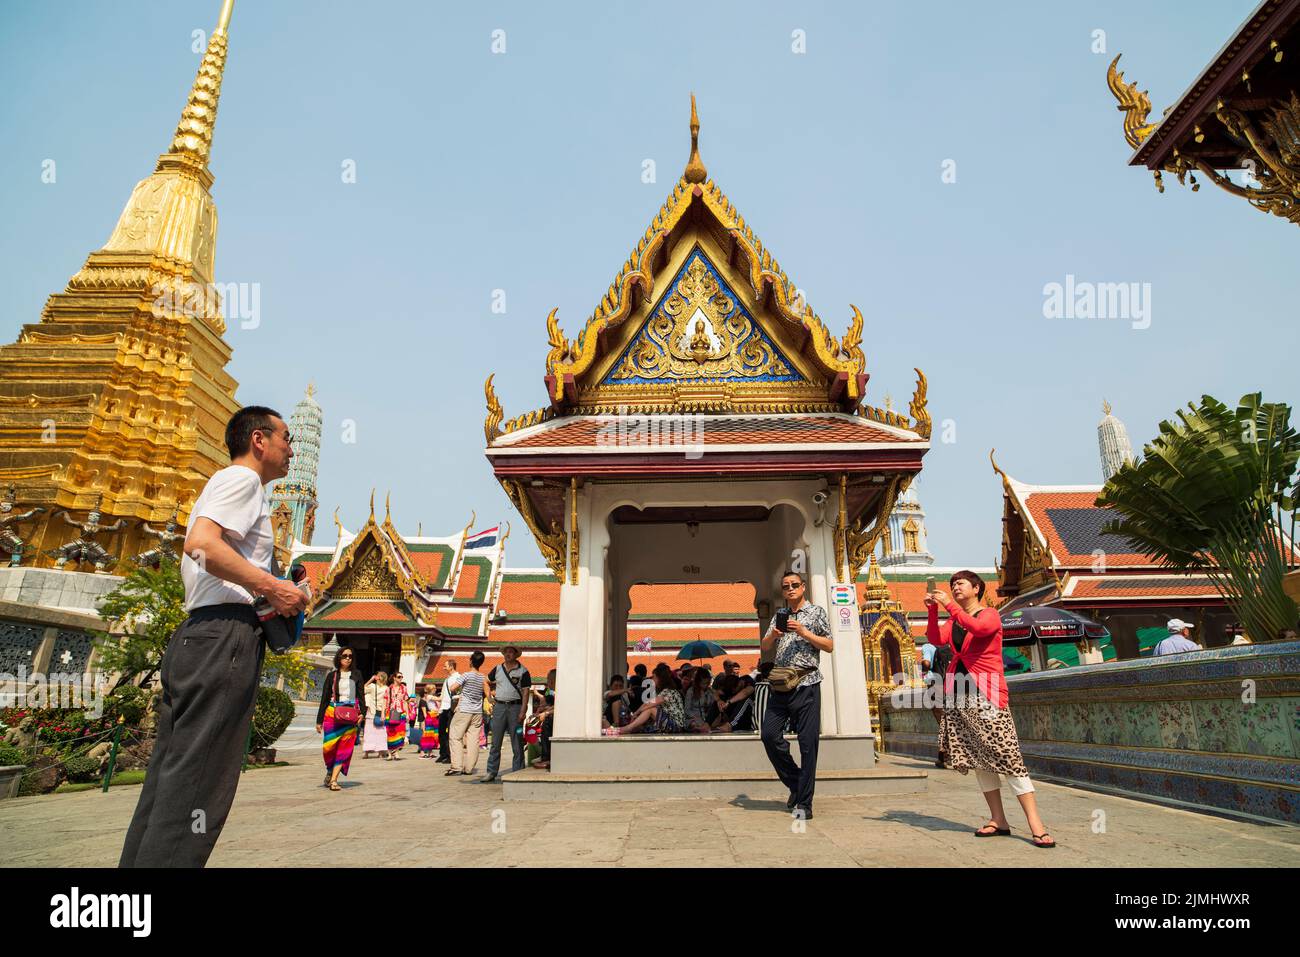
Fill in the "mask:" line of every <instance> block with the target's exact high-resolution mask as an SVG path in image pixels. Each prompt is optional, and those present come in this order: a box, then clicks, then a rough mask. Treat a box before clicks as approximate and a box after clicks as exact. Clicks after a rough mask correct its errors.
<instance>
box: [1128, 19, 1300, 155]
mask: <svg viewBox="0 0 1300 957" xmlns="http://www.w3.org/2000/svg"><path fill="white" fill-rule="evenodd" d="M1297 24H1300V0H1263V2H1262V3H1260V5H1259V6H1258V7H1256V8H1255V10H1254V11H1253V12H1252V13H1251V14H1250V16H1248V17H1247V18H1246V20H1245V22H1244V23H1242V25H1241V26H1240V27H1239V28H1238V29H1237V32H1236V33H1234V34H1233V35H1232V38H1231V39H1229V40H1228V42H1227V43H1225V44H1224V45H1223V48H1222V49H1220V50H1219V52H1218V54H1216V55H1215V57H1214V59H1213V60H1211V61H1210V64H1209V66H1207V67H1206V68H1205V69H1204V70H1203V71H1201V75H1200V76H1198V77H1197V78H1196V81H1195V82H1194V83H1192V85H1191V86H1190V87H1188V88H1187V90H1186V92H1184V93H1183V95H1182V96H1181V97H1179V98H1178V101H1177V102H1176V103H1175V104H1174V105H1173V106H1172V107H1171V108H1170V109H1169V110H1168V111H1167V113H1166V114H1165V116H1164V118H1163V119H1162V120H1160V125H1159V126H1157V127H1156V128H1155V129H1154V130H1152V132H1151V135H1150V136H1148V137H1147V138H1146V140H1145V141H1144V142H1143V143H1142V145H1141V146H1139V147H1138V148H1137V149H1136V150H1135V151H1134V152H1133V155H1132V157H1130V159H1129V165H1130V166H1145V167H1146V168H1147V169H1151V170H1157V169H1164V168H1165V167H1166V166H1167V165H1168V164H1169V163H1170V161H1171V160H1172V159H1173V153H1174V150H1178V151H1179V152H1180V153H1187V154H1191V155H1194V156H1198V157H1199V158H1203V159H1204V160H1205V161H1206V162H1207V163H1209V164H1210V165H1211V166H1213V167H1215V168H1216V169H1234V168H1238V167H1239V165H1240V163H1239V157H1240V155H1241V153H1242V150H1241V148H1240V147H1238V146H1236V145H1235V144H1232V142H1231V141H1230V140H1228V139H1227V138H1226V136H1224V135H1223V134H1222V128H1221V126H1220V124H1219V122H1218V121H1217V120H1215V119H1214V112H1215V108H1216V105H1217V104H1218V102H1219V100H1220V99H1222V100H1224V101H1225V102H1228V103H1230V104H1232V106H1233V107H1234V108H1235V109H1239V110H1243V111H1249V110H1250V109H1252V108H1259V107H1262V106H1264V105H1266V104H1268V103H1271V102H1272V101H1274V100H1276V99H1278V98H1280V97H1283V96H1289V94H1290V92H1291V89H1292V88H1294V87H1296V86H1300V83H1297V80H1296V72H1297V64H1300V30H1297V29H1296V28H1297ZM1272 40H1277V41H1278V43H1279V45H1280V46H1281V47H1282V50H1283V53H1284V56H1283V58H1282V62H1281V63H1278V64H1275V63H1274V62H1273V58H1272V51H1271V50H1270V48H1269V43H1270V41H1272ZM1257 67H1258V68H1259V73H1260V76H1259V77H1258V79H1255V78H1254V74H1255V73H1256V72H1257V70H1256V68H1257ZM1243 70H1245V71H1247V72H1248V73H1250V74H1251V75H1252V80H1251V83H1250V88H1249V90H1248V89H1247V86H1246V84H1245V83H1243V82H1242V79H1241V74H1242V71H1243ZM1288 81H1289V84H1288ZM1297 92H1300V90H1297ZM1198 124H1199V125H1200V126H1201V131H1202V133H1203V134H1204V135H1205V136H1206V141H1205V142H1203V143H1196V142H1195V128H1196V126H1197V125H1198Z"/></svg>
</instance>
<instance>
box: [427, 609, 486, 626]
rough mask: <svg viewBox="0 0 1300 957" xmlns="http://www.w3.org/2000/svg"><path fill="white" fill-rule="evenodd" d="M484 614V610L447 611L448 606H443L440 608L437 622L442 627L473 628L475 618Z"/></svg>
mask: <svg viewBox="0 0 1300 957" xmlns="http://www.w3.org/2000/svg"><path fill="white" fill-rule="evenodd" d="M482 614H483V612H482V611H447V610H446V606H442V607H439V609H438V620H437V622H436V624H437V625H438V627H440V628H472V627H473V626H474V619H475V618H476V617H479V616H481V615H482Z"/></svg>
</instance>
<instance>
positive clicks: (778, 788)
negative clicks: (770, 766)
mask: <svg viewBox="0 0 1300 957" xmlns="http://www.w3.org/2000/svg"><path fill="white" fill-rule="evenodd" d="M818 763H819V765H820V762H818ZM501 783H502V796H503V797H504V799H505V800H507V801H653V800H669V799H674V798H707V799H709V800H715V801H716V800H724V801H735V800H758V801H780V802H782V803H784V802H785V800H786V799H787V798H788V797H789V795H790V792H789V791H787V790H786V788H785V785H784V784H782V783H781V782H780V780H779V779H778V778H777V776H776V773H775V772H773V771H771V770H768V771H766V772H744V773H730V774H728V773H721V772H715V773H712V774H709V773H691V774H686V773H674V774H564V773H562V772H558V771H534V770H528V771H517V772H515V773H514V774H507V775H505V776H503V777H502V778H501ZM928 783H929V779H928V776H927V774H926V772H925V771H921V770H912V769H904V768H883V769H870V770H868V769H860V770H856V771H822V770H821V768H820V766H819V767H818V769H817V790H816V796H817V797H862V796H869V795H872V794H913V793H916V792H920V791H925V790H926V788H927V786H928ZM813 810H814V813H815V812H816V804H815V801H814V807H813Z"/></svg>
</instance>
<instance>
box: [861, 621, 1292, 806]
mask: <svg viewBox="0 0 1300 957" xmlns="http://www.w3.org/2000/svg"><path fill="white" fill-rule="evenodd" d="M1247 683H1249V685H1250V687H1251V688H1252V690H1253V692H1254V693H1253V694H1252V695H1243V694H1242V689H1243V687H1246V686H1247ZM1007 684H1008V687H1009V688H1010V692H1011V714H1012V718H1013V719H1014V721H1015V724H1016V733H1017V735H1018V736H1019V737H1020V739H1021V748H1022V750H1023V752H1024V756H1025V763H1026V765H1027V766H1028V767H1029V771H1030V774H1043V775H1049V776H1051V777H1054V778H1059V779H1061V780H1064V781H1071V782H1077V783H1081V784H1086V785H1091V786H1095V787H1100V788H1110V789H1115V790H1121V791H1128V792H1132V793H1135V794H1139V795H1146V796H1149V797H1152V798H1158V799H1160V800H1165V801H1173V802H1178V803H1183V804H1190V805H1196V806H1201V807H1210V808H1217V809H1221V810H1227V811H1233V812H1236V813H1240V814H1249V815H1254V816H1256V817H1262V818H1269V819H1273V820H1283V821H1289V822H1291V823H1300V643H1297V642H1287V643H1278V644H1269V645H1257V646H1235V647H1229V648H1219V649H1209V650H1206V651H1201V652H1194V653H1192V654H1187V655H1179V656H1177V658H1175V659H1171V660H1169V661H1150V660H1136V661H1123V662H1107V663H1106V664H1104V665H1088V666H1084V667H1080V668H1070V669H1068V670H1064V671H1047V672H1037V673H1035V674H1032V675H1020V676H1015V677H1011V678H1009V679H1008V681H1007ZM884 728H885V736H886V737H885V740H886V743H887V746H888V747H889V748H890V750H891V751H894V752H897V753H902V754H911V755H915V756H917V757H933V756H934V753H935V735H936V732H937V726H936V724H935V720H934V717H933V716H932V715H931V714H930V712H929V711H928V710H927V709H924V708H902V709H896V708H892V707H890V706H889V704H888V703H886V705H885V708H884Z"/></svg>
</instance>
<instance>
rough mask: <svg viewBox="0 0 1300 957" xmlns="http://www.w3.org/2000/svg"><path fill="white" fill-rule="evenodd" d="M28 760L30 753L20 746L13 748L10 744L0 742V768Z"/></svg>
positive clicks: (25, 762) (24, 762)
mask: <svg viewBox="0 0 1300 957" xmlns="http://www.w3.org/2000/svg"><path fill="white" fill-rule="evenodd" d="M30 760H31V755H29V754H28V753H27V752H26V751H24V750H23V749H22V748H15V747H14V746H13V745H12V744H0V768H6V767H11V766H12V765H15V764H27V763H28V762H29V761H30Z"/></svg>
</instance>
